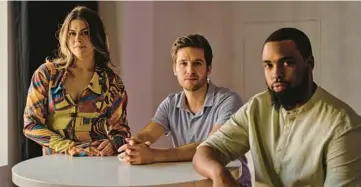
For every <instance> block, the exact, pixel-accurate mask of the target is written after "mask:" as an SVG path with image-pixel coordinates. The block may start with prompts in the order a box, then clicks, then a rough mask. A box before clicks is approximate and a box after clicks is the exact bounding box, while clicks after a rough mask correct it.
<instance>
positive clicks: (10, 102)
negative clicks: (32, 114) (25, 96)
mask: <svg viewBox="0 0 361 187" xmlns="http://www.w3.org/2000/svg"><path fill="white" fill-rule="evenodd" d="M9 6H10V5H9V3H8V2H7V1H0V25H1V28H0V58H1V59H0V87H1V88H3V90H2V91H1V92H0V103H1V104H0V121H1V123H0V186H1V187H10V186H14V185H13V183H12V182H11V167H12V166H13V165H14V164H15V163H16V162H17V161H18V160H19V156H18V151H19V146H18V136H17V130H18V127H17V126H18V125H17V124H15V123H16V118H15V117H16V116H15V107H14V105H15V99H16V98H15V97H14V93H15V92H14V90H15V87H16V86H15V85H16V79H15V74H14V64H13V55H12V52H13V51H12V47H13V45H12V43H11V42H10V39H9V38H11V37H12V30H11V23H10V22H9V21H8V20H10V15H11V11H10V7H9Z"/></svg>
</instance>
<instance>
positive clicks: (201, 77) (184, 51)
mask: <svg viewBox="0 0 361 187" xmlns="http://www.w3.org/2000/svg"><path fill="white" fill-rule="evenodd" d="M171 55H172V60H173V72H174V75H175V76H176V77H177V79H178V82H179V84H180V86H181V87H182V88H183V91H182V92H179V93H175V94H170V95H169V96H168V97H167V98H166V99H165V100H163V102H162V103H161V104H160V105H159V107H158V109H157V111H156V113H155V116H154V117H153V119H152V120H151V122H150V123H148V124H147V125H146V126H145V127H144V128H143V129H142V130H141V131H140V132H139V133H138V134H136V135H135V136H134V137H132V138H130V139H127V141H128V143H127V144H125V145H124V146H122V147H120V148H119V150H118V151H119V152H123V154H120V155H121V156H120V157H121V159H122V160H124V161H126V162H128V163H130V164H149V163H155V162H170V161H191V160H192V158H193V155H194V153H195V151H196V148H197V146H198V145H199V144H200V142H201V141H203V140H205V139H206V138H207V136H208V134H210V133H212V132H214V131H216V129H217V128H219V127H220V126H221V125H222V124H223V123H224V122H225V121H226V120H228V119H229V117H230V116H231V115H232V114H233V113H235V112H236V111H237V110H238V109H239V108H240V107H241V106H242V101H241V98H240V97H239V96H238V95H237V94H236V93H235V92H232V91H230V90H229V89H226V88H222V87H217V86H215V85H214V84H212V83H211V82H210V81H208V75H209V74H210V73H211V70H212V58H213V54H212V49H211V46H210V44H209V42H208V41H207V39H206V38H204V37H203V36H202V35H199V34H189V35H186V36H182V37H179V38H177V39H176V41H175V42H174V43H173V46H172V49H171ZM212 129H213V130H212ZM169 133H170V134H171V136H172V140H173V144H174V148H170V149H154V148H151V147H149V145H150V144H152V143H154V142H155V141H156V140H157V139H159V138H160V136H162V135H163V134H169ZM240 160H241V162H242V168H241V169H242V175H241V177H240V179H239V183H241V184H242V185H243V186H251V178H250V173H249V170H248V167H247V162H246V161H247V160H246V158H245V157H244V156H243V157H241V158H240Z"/></svg>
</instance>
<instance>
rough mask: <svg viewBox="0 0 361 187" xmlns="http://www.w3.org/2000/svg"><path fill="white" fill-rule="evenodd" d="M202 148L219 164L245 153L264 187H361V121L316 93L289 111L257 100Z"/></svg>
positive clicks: (336, 102)
mask: <svg viewBox="0 0 361 187" xmlns="http://www.w3.org/2000/svg"><path fill="white" fill-rule="evenodd" d="M204 145H207V146H211V147H213V148H215V149H217V150H218V151H220V152H222V153H223V161H224V163H227V162H229V161H231V160H234V159H236V158H238V157H239V156H240V155H243V154H245V153H246V152H248V151H250V152H251V154H252V158H253V162H254V168H255V175H256V176H255V178H256V181H257V182H261V183H264V184H267V185H269V186H274V187H283V186H284V187H305V186H312V187H314V186H327V187H340V186H350V187H358V186H361V117H360V116H359V115H358V114H356V112H355V111H354V110H352V109H351V108H350V107H349V106H348V105H346V104H345V103H344V102H342V101H340V100H339V99H337V98H336V97H334V96H332V95H331V94H330V93H328V92H327V91H325V90H324V89H322V88H321V87H318V88H317V89H316V92H315V93H314V95H313V96H312V97H311V99H310V100H309V101H308V102H307V103H306V104H304V105H303V106H301V107H299V108H297V109H294V110H292V111H286V110H285V109H284V108H282V107H281V109H280V110H279V111H277V110H276V109H275V108H274V107H272V103H271V97H270V94H269V92H268V91H265V92H263V93H260V94H257V95H256V96H254V97H253V98H251V99H250V100H249V102H247V103H246V104H245V105H243V106H242V107H241V108H240V109H239V110H238V111H237V112H236V113H235V114H234V115H233V116H232V117H231V118H230V119H229V120H228V121H227V122H226V123H225V124H224V125H223V126H222V128H221V129H220V130H219V131H218V132H216V133H214V134H213V135H212V136H211V137H209V138H208V139H207V140H206V141H205V142H203V143H202V144H201V145H200V146H204Z"/></svg>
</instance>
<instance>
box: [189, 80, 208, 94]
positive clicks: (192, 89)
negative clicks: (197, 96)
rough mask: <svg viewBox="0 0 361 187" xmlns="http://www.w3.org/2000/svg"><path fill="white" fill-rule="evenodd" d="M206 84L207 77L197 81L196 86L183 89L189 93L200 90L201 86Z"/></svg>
mask: <svg viewBox="0 0 361 187" xmlns="http://www.w3.org/2000/svg"><path fill="white" fill-rule="evenodd" d="M206 83H208V78H207V77H204V78H203V79H201V80H200V81H199V83H198V84H196V85H194V86H193V87H190V88H185V87H184V89H185V90H187V91H190V92H194V91H197V90H199V89H200V88H202V87H203V85H204V84H206Z"/></svg>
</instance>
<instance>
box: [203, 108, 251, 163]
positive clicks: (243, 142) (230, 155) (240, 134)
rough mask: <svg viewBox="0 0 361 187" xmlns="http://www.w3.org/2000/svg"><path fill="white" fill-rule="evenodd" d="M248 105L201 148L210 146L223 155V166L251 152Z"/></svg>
mask: <svg viewBox="0 0 361 187" xmlns="http://www.w3.org/2000/svg"><path fill="white" fill-rule="evenodd" d="M246 108H247V105H244V106H242V107H241V108H240V109H239V110H238V111H237V112H236V113H235V114H233V115H232V116H231V118H230V119H229V120H228V121H226V123H225V124H224V125H223V126H222V127H221V128H220V129H219V130H218V131H217V132H215V133H213V134H212V135H211V136H210V137H208V138H207V140H205V141H204V142H202V143H201V144H200V145H199V146H210V147H212V148H214V149H215V150H217V151H218V152H219V153H221V155H222V158H221V159H222V161H223V164H227V163H228V162H230V161H232V160H236V159H238V158H239V157H240V156H242V155H244V154H245V153H246V152H247V151H248V150H249V141H248V127H247V125H248V123H247V121H248V120H247V114H246Z"/></svg>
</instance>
